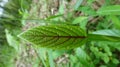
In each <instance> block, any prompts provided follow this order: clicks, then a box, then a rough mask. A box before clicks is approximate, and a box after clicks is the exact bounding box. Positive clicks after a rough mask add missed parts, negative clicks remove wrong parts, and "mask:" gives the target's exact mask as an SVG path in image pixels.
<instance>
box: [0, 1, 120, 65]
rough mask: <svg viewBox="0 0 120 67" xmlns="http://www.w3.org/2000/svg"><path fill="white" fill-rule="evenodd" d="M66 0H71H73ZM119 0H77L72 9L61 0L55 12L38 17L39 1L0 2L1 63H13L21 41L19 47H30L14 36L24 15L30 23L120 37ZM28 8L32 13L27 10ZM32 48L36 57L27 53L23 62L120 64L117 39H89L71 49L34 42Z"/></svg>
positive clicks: (42, 63)
mask: <svg viewBox="0 0 120 67" xmlns="http://www.w3.org/2000/svg"><path fill="white" fill-rule="evenodd" d="M0 1H1V0H0ZM40 1H41V0H39V2H40ZM61 1H62V0H61ZM67 1H68V3H70V2H71V1H72V0H66V2H67ZM45 2H47V0H45ZM33 4H34V5H33ZM39 4H40V3H39ZM118 4H120V3H119V1H118V0H104V1H103V0H87V1H84V0H76V3H75V4H74V6H72V7H71V9H73V11H71V10H68V9H69V8H67V7H66V8H65V7H64V4H60V5H59V8H58V13H57V14H56V15H52V16H51V15H50V16H48V17H46V18H41V19H39V16H38V14H37V13H39V10H40V8H38V7H39V5H38V4H35V3H34V2H32V1H31V0H9V1H8V2H7V3H6V4H5V5H4V6H0V7H1V8H3V9H4V11H3V14H2V15H1V16H0V67H14V65H15V62H16V61H15V59H16V56H17V57H18V56H19V57H21V55H19V54H18V52H19V51H20V50H19V48H20V47H21V46H20V45H21V44H24V46H23V45H22V48H25V49H26V50H27V49H28V48H29V47H28V46H26V43H25V42H24V41H23V40H22V42H21V41H20V40H19V38H18V37H17V35H18V34H19V33H21V32H22V31H21V30H22V27H24V26H25V25H26V24H27V23H26V21H25V19H29V21H30V22H33V23H36V22H37V25H41V24H43V25H49V24H54V25H56V24H59V25H61V24H67V25H74V26H79V27H80V28H82V29H84V31H86V33H94V34H100V35H110V36H117V37H120V33H119V32H120V24H119V21H120V20H119V19H120V16H119V12H120V9H119V8H120V5H118ZM31 5H32V6H31ZM42 5H43V4H42ZM94 5H95V6H94ZM30 8H31V9H33V12H34V13H31V12H30V11H29V10H30ZM66 10H68V11H69V12H66ZM76 13H77V15H76ZM79 13H80V14H79ZM81 13H82V14H81ZM33 14H35V15H33ZM29 16H30V17H29ZM36 17H37V18H36ZM115 40H116V39H115ZM11 41H12V42H11ZM29 46H30V45H29ZM32 48H33V49H34V51H35V55H34V56H37V57H31V56H30V57H26V58H25V59H24V60H27V61H25V62H26V63H27V62H28V63H29V62H30V64H31V65H32V67H39V66H41V67H119V66H120V58H119V56H120V43H119V42H108V41H101V42H100V41H92V42H91V41H88V42H87V43H86V44H84V45H83V46H81V47H78V48H75V49H70V50H52V49H46V48H39V47H38V46H36V45H32ZM21 53H22V52H21ZM21 58H22V57H21Z"/></svg>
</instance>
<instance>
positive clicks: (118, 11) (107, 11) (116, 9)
mask: <svg viewBox="0 0 120 67" xmlns="http://www.w3.org/2000/svg"><path fill="white" fill-rule="evenodd" d="M97 13H98V14H99V15H120V5H112V6H105V7H102V8H100V9H99V10H98V11H97Z"/></svg>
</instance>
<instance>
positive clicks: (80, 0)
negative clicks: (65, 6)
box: [74, 0, 83, 10]
mask: <svg viewBox="0 0 120 67" xmlns="http://www.w3.org/2000/svg"><path fill="white" fill-rule="evenodd" d="M82 2H83V0H77V2H76V4H75V6H74V9H75V10H77V9H78V8H79V6H80V5H81V4H82Z"/></svg>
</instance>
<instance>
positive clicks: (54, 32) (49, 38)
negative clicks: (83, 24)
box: [20, 25, 86, 49]
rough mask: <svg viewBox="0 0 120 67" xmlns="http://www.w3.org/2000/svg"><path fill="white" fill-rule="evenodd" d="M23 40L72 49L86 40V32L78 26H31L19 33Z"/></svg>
mask: <svg viewBox="0 0 120 67" xmlns="http://www.w3.org/2000/svg"><path fill="white" fill-rule="evenodd" d="M20 37H22V38H24V39H25V40H27V41H29V42H31V43H33V44H35V45H39V46H40V47H47V48H53V49H72V48H75V47H79V46H81V45H82V44H84V43H85V42H86V33H85V32H84V31H83V30H82V29H81V28H79V27H78V26H70V25H48V26H39V27H35V28H32V29H30V30H28V31H26V32H23V33H22V34H20Z"/></svg>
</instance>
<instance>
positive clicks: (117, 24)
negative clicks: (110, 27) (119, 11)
mask: <svg viewBox="0 0 120 67" xmlns="http://www.w3.org/2000/svg"><path fill="white" fill-rule="evenodd" d="M110 19H111V20H112V22H113V24H114V25H115V27H116V28H118V29H120V20H119V18H118V17H117V16H110Z"/></svg>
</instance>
